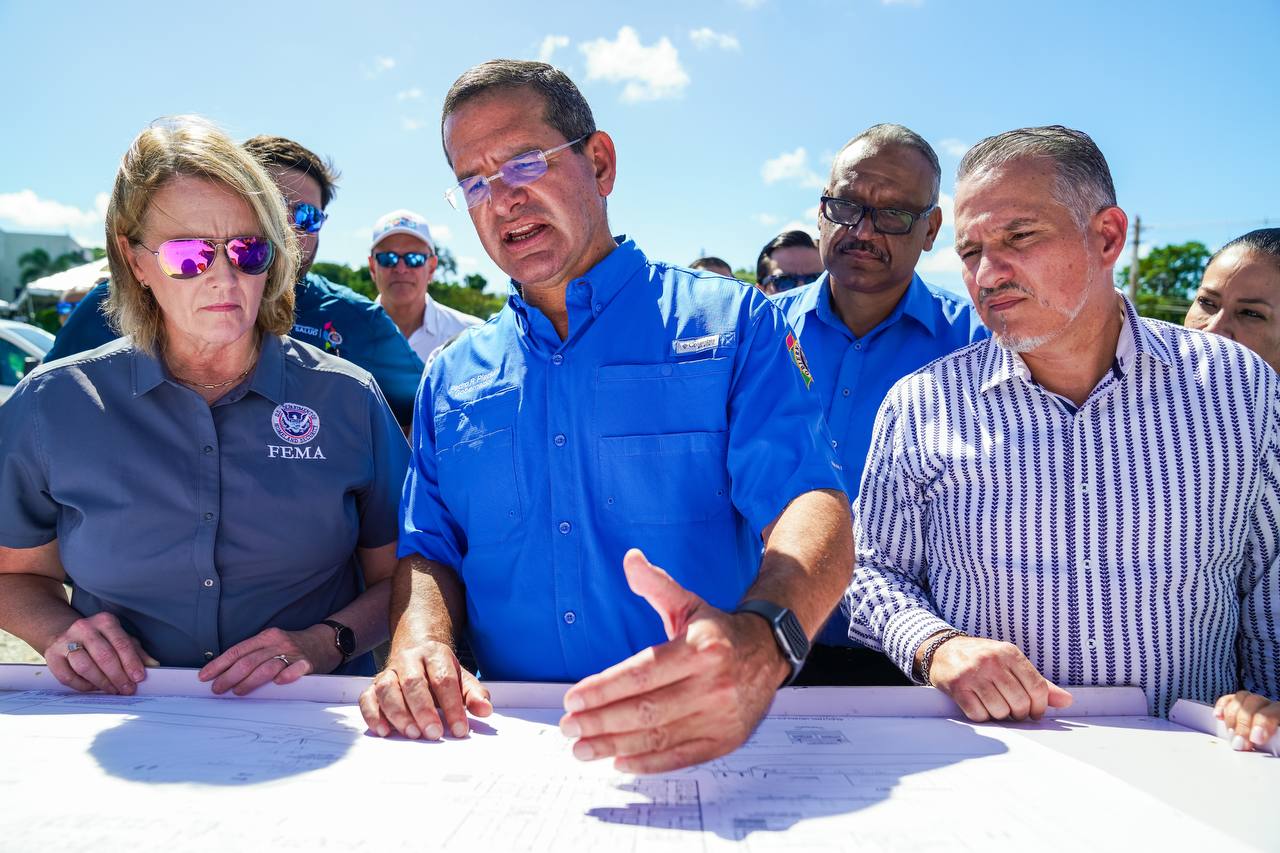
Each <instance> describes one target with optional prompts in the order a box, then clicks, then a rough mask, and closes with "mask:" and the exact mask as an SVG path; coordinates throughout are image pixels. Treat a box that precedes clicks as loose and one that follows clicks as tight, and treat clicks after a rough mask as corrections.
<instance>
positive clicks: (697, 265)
mask: <svg viewBox="0 0 1280 853" xmlns="http://www.w3.org/2000/svg"><path fill="white" fill-rule="evenodd" d="M689 269H691V270H706V271H707V272H713V273H716V274H717V275H728V276H729V278H733V267H731V266H729V262H728V261H726V260H725V259H724V258H717V257H716V256H715V255H708V256H707V257H705V258H698V259H697V260H696V261H694V262H693V263H691V264H689ZM722 269H723V270H728V272H727V273H721V272H720V271H721V270H722Z"/></svg>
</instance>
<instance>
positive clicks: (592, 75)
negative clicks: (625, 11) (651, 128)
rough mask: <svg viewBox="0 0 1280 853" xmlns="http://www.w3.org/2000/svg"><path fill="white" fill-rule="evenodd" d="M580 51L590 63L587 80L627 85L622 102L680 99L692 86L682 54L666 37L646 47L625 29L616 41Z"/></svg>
mask: <svg viewBox="0 0 1280 853" xmlns="http://www.w3.org/2000/svg"><path fill="white" fill-rule="evenodd" d="M578 49H579V50H581V51H582V53H583V55H584V56H585V57H586V59H587V79H588V80H604V81H607V82H609V83H625V84H626V85H625V86H624V87H623V89H622V100H624V101H627V102H635V101H656V100H659V99H661V98H674V97H678V96H679V95H680V94H681V93H682V92H683V91H684V88H685V87H686V86H688V85H689V75H688V74H686V73H685V70H684V68H682V67H681V65H680V56H679V53H678V52H677V51H676V48H675V45H673V44H672V43H671V40H670V39H668V38H667V37H666V36H663V37H662V38H660V39H658V41H657V42H655V43H654V44H652V45H649V46H645V45H642V44H641V43H640V37H639V36H638V35H637V34H636V31H635V30H634V29H632V28H631V27H622V28H621V29H619V30H618V37H617V38H616V39H614V40H613V41H609V40H608V39H605V38H599V39H595V40H594V41H589V42H586V43H584V44H581V45H579V46H578Z"/></svg>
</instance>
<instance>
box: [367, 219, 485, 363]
mask: <svg viewBox="0 0 1280 853" xmlns="http://www.w3.org/2000/svg"><path fill="white" fill-rule="evenodd" d="M437 260H438V259H437V258H436V250H435V246H434V245H433V244H432V242H431V228H430V227H429V226H428V225H427V220H425V219H423V218H422V217H421V216H419V215H418V214H416V213H414V212H413V211H412V210H393V211H391V212H390V213H388V214H386V215H385V216H383V217H382V218H381V219H379V220H378V222H377V224H376V225H374V226H373V243H372V244H371V246H370V248H369V275H371V276H372V277H373V283H374V286H376V287H377V288H378V299H377V302H378V304H379V305H381V306H382V307H383V308H385V309H386V311H387V313H388V314H390V315H391V319H392V320H394V321H395V324H396V327H397V328H398V329H400V334H402V335H404V337H405V340H407V341H408V342H409V346H410V347H412V348H413V351H414V352H415V353H417V354H418V358H420V359H422V361H423V362H424V363H425V362H426V361H427V359H428V358H429V357H430V355H431V353H432V352H434V351H435V349H436V347H439V346H441V345H442V344H444V343H445V342H446V341H448V340H451V339H452V338H453V337H454V336H456V335H457V334H458V333H459V332H461V331H462V330H463V329H465V328H467V327H468V326H476V325H479V324H480V323H483V322H484V321H483V320H481V319H480V318H479V317H473V316H471V315H470V314H464V313H462V312H461V311H458V310H456V309H453V308H450V307H449V306H448V305H441V304H440V303H439V302H436V301H435V300H434V299H432V298H431V294H430V293H428V292H427V291H428V289H429V288H430V286H431V278H432V276H434V275H435V272H436V263H437Z"/></svg>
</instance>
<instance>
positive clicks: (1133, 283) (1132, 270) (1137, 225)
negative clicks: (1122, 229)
mask: <svg viewBox="0 0 1280 853" xmlns="http://www.w3.org/2000/svg"><path fill="white" fill-rule="evenodd" d="M1141 241H1142V217H1141V216H1135V217H1134V218H1133V260H1132V261H1130V262H1129V301H1130V302H1132V303H1133V304H1134V305H1137V304H1138V244H1139V243H1140V242H1141Z"/></svg>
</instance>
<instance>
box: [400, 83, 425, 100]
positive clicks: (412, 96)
mask: <svg viewBox="0 0 1280 853" xmlns="http://www.w3.org/2000/svg"><path fill="white" fill-rule="evenodd" d="M396 100H397V101H420V100H422V90H421V89H419V88H418V87H417V86H414V87H413V88H412V89H405V90H404V91H403V92H396Z"/></svg>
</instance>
